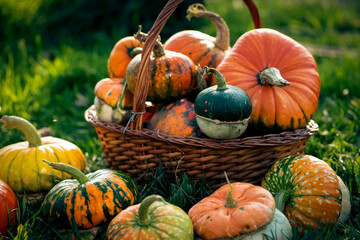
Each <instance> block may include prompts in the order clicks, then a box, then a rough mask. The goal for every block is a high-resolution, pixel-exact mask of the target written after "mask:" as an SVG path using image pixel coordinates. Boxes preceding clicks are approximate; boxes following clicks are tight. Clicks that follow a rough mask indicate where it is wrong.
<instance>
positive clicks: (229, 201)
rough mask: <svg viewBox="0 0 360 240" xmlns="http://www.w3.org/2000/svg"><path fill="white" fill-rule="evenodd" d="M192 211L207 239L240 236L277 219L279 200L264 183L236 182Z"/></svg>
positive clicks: (200, 230)
mask: <svg viewBox="0 0 360 240" xmlns="http://www.w3.org/2000/svg"><path fill="white" fill-rule="evenodd" d="M188 214H189V216H190V218H191V221H192V222H193V225H194V231H195V232H196V233H197V234H198V235H199V236H200V237H202V238H203V239H238V238H237V237H240V236H245V235H248V234H253V233H255V232H259V231H260V230H261V229H263V228H264V227H265V226H267V225H268V224H269V223H270V222H271V221H272V220H273V217H274V214H275V200H274V198H273V196H272V195H271V193H270V192H269V191H267V190H266V189H264V188H262V187H259V186H255V185H253V184H250V183H240V182H235V183H231V184H226V185H224V186H222V187H220V188H219V189H217V190H216V191H215V192H214V193H213V194H211V195H210V196H209V197H206V198H204V199H203V200H201V201H200V202H198V203H197V204H195V205H194V206H193V207H192V208H190V210H189V212H188ZM261 239H262V238H261Z"/></svg>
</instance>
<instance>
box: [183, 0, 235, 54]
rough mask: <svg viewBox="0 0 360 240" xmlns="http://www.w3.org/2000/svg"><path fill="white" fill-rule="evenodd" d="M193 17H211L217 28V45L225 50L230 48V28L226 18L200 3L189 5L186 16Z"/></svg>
mask: <svg viewBox="0 0 360 240" xmlns="http://www.w3.org/2000/svg"><path fill="white" fill-rule="evenodd" d="M192 17H197V18H203V17H207V18H209V19H210V20H211V22H212V23H213V24H214V25H215V26H216V28H217V32H216V39H215V46H216V47H218V48H220V49H221V50H223V51H226V50H228V49H229V47H230V30H229V28H228V26H227V24H226V22H225V21H224V19H222V18H221V17H220V16H219V15H218V14H216V13H214V12H211V11H208V10H206V8H205V6H204V5H202V4H200V3H194V4H192V5H190V6H189V7H188V9H187V15H186V18H187V19H189V20H190V19H191V18H192Z"/></svg>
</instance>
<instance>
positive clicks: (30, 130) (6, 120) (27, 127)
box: [0, 115, 43, 147]
mask: <svg viewBox="0 0 360 240" xmlns="http://www.w3.org/2000/svg"><path fill="white" fill-rule="evenodd" d="M0 123H2V124H4V125H5V126H7V127H9V128H15V129H18V130H20V131H22V132H23V133H24V135H25V137H26V140H27V141H28V142H29V147H38V146H41V145H43V142H42V141H41V136H40V134H39V133H38V131H37V130H36V128H35V127H34V125H32V124H31V123H30V122H29V121H28V120H26V119H24V118H21V117H16V116H6V115H4V116H3V117H2V118H1V119H0Z"/></svg>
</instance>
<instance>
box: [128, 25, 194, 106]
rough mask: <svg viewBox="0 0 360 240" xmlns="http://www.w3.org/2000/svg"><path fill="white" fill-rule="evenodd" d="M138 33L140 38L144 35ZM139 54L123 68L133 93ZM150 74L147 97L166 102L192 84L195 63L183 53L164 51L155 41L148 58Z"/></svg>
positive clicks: (157, 101)
mask: <svg viewBox="0 0 360 240" xmlns="http://www.w3.org/2000/svg"><path fill="white" fill-rule="evenodd" d="M143 35H144V34H143V33H141V32H139V33H138V36H139V37H144V36H143ZM140 64H141V54H138V55H136V56H135V57H134V58H133V59H132V60H131V62H130V63H129V65H128V68H127V70H126V81H127V83H128V86H129V89H130V91H131V92H133V93H134V91H135V86H136V83H137V80H138V79H137V77H138V73H139V70H140ZM149 74H150V77H149V89H148V93H147V100H148V101H150V102H152V103H158V104H165V103H170V102H172V101H176V100H178V99H181V98H183V97H184V96H186V95H187V94H188V93H189V92H190V91H192V90H193V89H194V86H195V82H196V80H195V65H194V63H193V61H192V60H191V59H190V58H189V57H187V56H185V55H184V54H181V53H178V52H173V51H168V50H164V48H163V46H162V44H161V43H160V41H157V42H156V44H155V47H154V50H153V54H152V56H151V57H150V73H149Z"/></svg>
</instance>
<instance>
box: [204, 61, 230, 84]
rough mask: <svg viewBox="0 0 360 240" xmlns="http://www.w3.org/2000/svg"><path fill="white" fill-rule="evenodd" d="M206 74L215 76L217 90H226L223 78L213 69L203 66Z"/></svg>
mask: <svg viewBox="0 0 360 240" xmlns="http://www.w3.org/2000/svg"><path fill="white" fill-rule="evenodd" d="M205 72H206V74H209V73H213V74H214V75H215V80H216V84H217V90H226V89H228V87H227V86H226V81H225V77H224V76H223V75H222V74H221V73H220V72H219V71H218V70H216V69H215V68H209V67H208V66H205Z"/></svg>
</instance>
